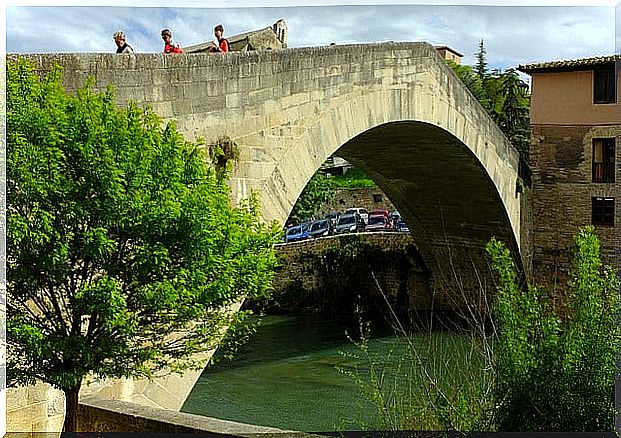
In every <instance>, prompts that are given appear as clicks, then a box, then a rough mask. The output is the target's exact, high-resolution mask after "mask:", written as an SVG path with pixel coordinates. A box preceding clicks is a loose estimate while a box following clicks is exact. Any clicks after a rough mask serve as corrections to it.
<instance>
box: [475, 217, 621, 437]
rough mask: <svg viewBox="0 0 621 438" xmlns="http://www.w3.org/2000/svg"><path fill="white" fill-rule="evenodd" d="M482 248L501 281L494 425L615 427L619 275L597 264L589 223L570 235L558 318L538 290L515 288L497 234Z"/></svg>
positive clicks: (533, 428) (595, 241)
mask: <svg viewBox="0 0 621 438" xmlns="http://www.w3.org/2000/svg"><path fill="white" fill-rule="evenodd" d="M487 250H488V252H489V254H490V255H491V257H492V260H493V268H494V270H495V271H496V274H497V276H498V283H499V284H498V296H497V302H496V306H495V309H494V311H495V319H496V322H497V324H498V325H499V327H500V332H499V335H498V340H497V343H496V346H495V355H496V382H495V388H494V392H495V395H496V398H497V401H498V405H497V406H498V408H497V409H498V410H497V412H496V422H497V426H498V429H499V430H503V431H611V430H613V428H614V418H615V407H614V379H615V371H616V367H615V351H616V350H617V349H618V347H619V339H620V337H619V331H618V328H617V325H616V322H615V318H616V315H617V312H618V310H619V279H618V278H617V277H616V275H615V274H614V272H612V270H611V269H610V268H609V267H606V266H603V265H602V262H601V260H600V255H599V241H598V239H597V236H596V235H595V233H594V230H593V227H585V228H583V229H581V230H580V232H579V233H578V235H577V236H576V237H575V254H574V264H573V270H572V280H571V282H570V285H569V286H570V292H569V302H570V309H569V314H568V315H567V316H566V317H564V318H562V319H561V318H560V317H559V316H558V315H556V314H555V313H554V311H553V309H552V308H551V306H550V305H549V304H548V303H547V301H546V299H545V296H544V295H543V294H542V291H541V290H539V289H537V288H533V287H529V288H524V289H520V288H518V286H517V282H516V274H515V271H514V269H513V266H512V261H511V258H510V256H509V251H508V250H507V249H506V248H505V247H504V246H503V245H502V244H501V243H500V242H498V241H496V240H492V241H491V242H490V243H489V244H488V246H487Z"/></svg>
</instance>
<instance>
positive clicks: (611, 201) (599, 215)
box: [591, 198, 615, 225]
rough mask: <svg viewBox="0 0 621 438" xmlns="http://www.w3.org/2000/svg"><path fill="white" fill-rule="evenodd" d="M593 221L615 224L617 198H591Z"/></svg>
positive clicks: (598, 223) (600, 223)
mask: <svg viewBox="0 0 621 438" xmlns="http://www.w3.org/2000/svg"><path fill="white" fill-rule="evenodd" d="M591 223H592V224H593V225H614V224H615V198H591Z"/></svg>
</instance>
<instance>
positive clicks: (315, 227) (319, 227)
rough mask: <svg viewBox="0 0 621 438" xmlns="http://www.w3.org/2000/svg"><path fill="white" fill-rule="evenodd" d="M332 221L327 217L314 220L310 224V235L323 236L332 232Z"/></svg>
mask: <svg viewBox="0 0 621 438" xmlns="http://www.w3.org/2000/svg"><path fill="white" fill-rule="evenodd" d="M332 231H333V228H332V223H331V222H330V220H329V219H320V220H318V221H315V222H313V223H312V224H311V226H310V236H311V237H324V236H330V235H331V234H332Z"/></svg>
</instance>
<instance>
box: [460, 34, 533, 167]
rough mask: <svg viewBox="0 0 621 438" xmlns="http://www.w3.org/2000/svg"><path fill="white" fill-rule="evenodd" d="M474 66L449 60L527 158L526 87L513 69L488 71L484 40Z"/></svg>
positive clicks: (527, 114) (528, 101)
mask: <svg viewBox="0 0 621 438" xmlns="http://www.w3.org/2000/svg"><path fill="white" fill-rule="evenodd" d="M475 58H476V60H477V62H476V65H475V66H474V67H471V66H468V65H460V64H456V63H455V62H452V61H448V64H449V66H450V67H451V69H452V70H453V71H454V72H455V73H456V74H457V76H458V77H459V78H460V79H461V80H462V82H463V83H464V84H465V85H466V87H467V88H468V90H470V92H471V93H472V95H473V96H474V97H475V98H476V99H477V100H478V101H479V103H480V104H481V106H482V107H483V108H484V109H485V110H486V111H487V112H488V114H489V116H490V117H491V118H492V120H493V121H494V122H495V123H496V124H497V125H498V127H499V128H500V130H501V131H502V132H503V133H504V134H505V136H506V137H507V138H508V139H509V141H511V143H512V144H513V145H514V146H515V148H516V149H517V150H518V152H519V153H520V155H521V156H522V158H523V159H525V160H527V159H528V151H529V145H530V96H529V94H528V86H527V85H526V84H525V83H524V81H522V79H520V77H519V75H518V73H517V72H516V71H515V69H513V68H510V69H508V70H506V71H504V72H503V71H501V70H500V69H494V70H492V71H489V70H488V67H487V56H486V51H485V46H484V45H483V40H481V42H480V44H479V51H478V52H477V53H476V54H475Z"/></svg>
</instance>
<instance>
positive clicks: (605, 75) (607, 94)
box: [593, 64, 617, 103]
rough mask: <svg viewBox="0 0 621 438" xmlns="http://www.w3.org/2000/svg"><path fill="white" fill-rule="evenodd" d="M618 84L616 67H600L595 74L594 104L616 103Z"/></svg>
mask: <svg viewBox="0 0 621 438" xmlns="http://www.w3.org/2000/svg"><path fill="white" fill-rule="evenodd" d="M616 101H617V84H616V81H615V66H614V64H611V65H609V66H605V67H600V68H598V69H596V70H594V72H593V103H615V102H616Z"/></svg>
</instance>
